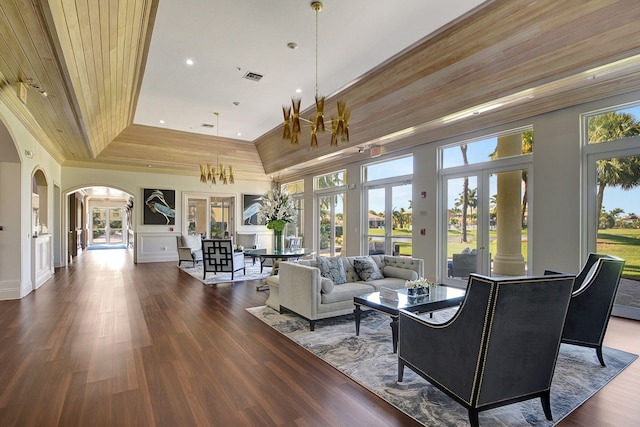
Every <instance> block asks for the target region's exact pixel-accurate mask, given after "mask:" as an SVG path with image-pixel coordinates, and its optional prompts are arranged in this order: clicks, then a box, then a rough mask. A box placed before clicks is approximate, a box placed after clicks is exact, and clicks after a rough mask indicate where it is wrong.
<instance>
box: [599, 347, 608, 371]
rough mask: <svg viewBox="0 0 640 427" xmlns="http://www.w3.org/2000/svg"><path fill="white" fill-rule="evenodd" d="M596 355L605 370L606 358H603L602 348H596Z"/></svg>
mask: <svg viewBox="0 0 640 427" xmlns="http://www.w3.org/2000/svg"><path fill="white" fill-rule="evenodd" d="M596 355H597V356H598V360H599V361H600V364H601V365H602V367H603V368H604V367H605V366H607V365H605V364H604V357H602V346H598V347H596Z"/></svg>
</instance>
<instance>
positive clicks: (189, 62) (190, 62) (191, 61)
mask: <svg viewBox="0 0 640 427" xmlns="http://www.w3.org/2000/svg"><path fill="white" fill-rule="evenodd" d="M184 62H185V63H186V64H187V65H193V59H191V58H189V59H187V60H186V61H184Z"/></svg>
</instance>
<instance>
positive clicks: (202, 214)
mask: <svg viewBox="0 0 640 427" xmlns="http://www.w3.org/2000/svg"><path fill="white" fill-rule="evenodd" d="M183 206H185V209H186V212H184V214H183V218H185V219H186V220H185V224H184V227H183V232H184V233H185V234H200V235H202V236H204V237H205V238H214V237H215V238H224V237H231V238H233V237H234V233H235V219H234V215H235V198H234V197H228V196H214V195H210V194H196V193H189V194H185V195H184V203H183Z"/></svg>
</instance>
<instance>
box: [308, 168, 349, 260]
mask: <svg viewBox="0 0 640 427" xmlns="http://www.w3.org/2000/svg"><path fill="white" fill-rule="evenodd" d="M314 182H315V198H316V206H317V211H316V218H317V221H316V227H315V230H314V231H315V233H316V235H317V236H318V238H317V239H316V252H317V253H318V254H319V255H320V256H336V255H340V254H341V253H342V252H343V251H346V248H345V247H344V246H345V238H344V227H345V225H346V216H345V202H346V197H347V193H346V185H345V183H346V173H345V172H344V171H338V172H333V173H329V174H326V175H322V176H317V177H315V179H314Z"/></svg>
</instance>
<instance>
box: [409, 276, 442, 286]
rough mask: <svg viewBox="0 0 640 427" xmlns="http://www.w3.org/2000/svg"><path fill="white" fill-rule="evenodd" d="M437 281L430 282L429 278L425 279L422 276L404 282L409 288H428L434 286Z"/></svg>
mask: <svg viewBox="0 0 640 427" xmlns="http://www.w3.org/2000/svg"><path fill="white" fill-rule="evenodd" d="M434 285H435V283H432V282H429V281H428V280H427V279H425V278H424V277H420V278H418V279H415V280H407V281H406V282H404V286H405V287H406V288H407V289H412V288H427V287H429V286H434Z"/></svg>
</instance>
